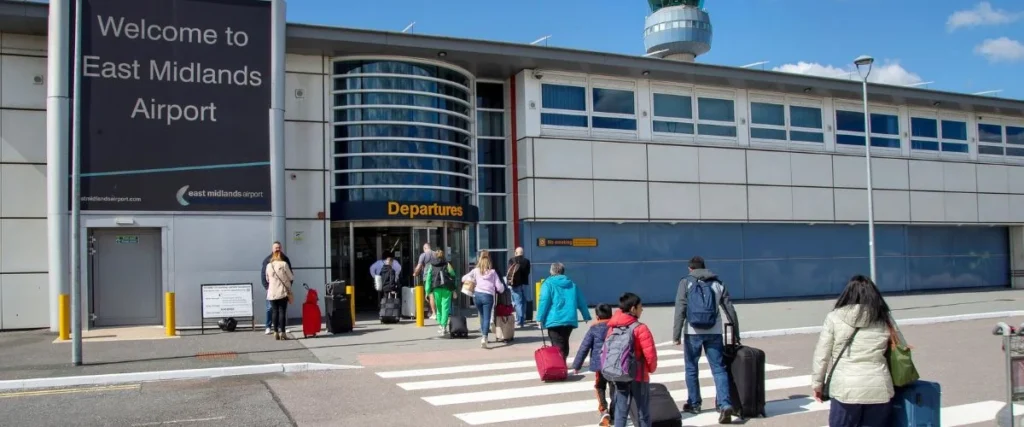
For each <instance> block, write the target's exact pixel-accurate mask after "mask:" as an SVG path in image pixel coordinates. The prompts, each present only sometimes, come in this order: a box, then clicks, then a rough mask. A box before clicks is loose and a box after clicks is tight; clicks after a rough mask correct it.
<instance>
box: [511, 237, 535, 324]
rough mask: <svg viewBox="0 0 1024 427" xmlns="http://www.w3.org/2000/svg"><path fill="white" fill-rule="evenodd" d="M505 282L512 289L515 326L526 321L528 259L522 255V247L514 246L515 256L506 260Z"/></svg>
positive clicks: (528, 283) (528, 276)
mask: <svg viewBox="0 0 1024 427" xmlns="http://www.w3.org/2000/svg"><path fill="white" fill-rule="evenodd" d="M505 282H506V283H507V284H508V286H509V287H510V288H511V289H512V305H513V306H514V307H515V309H516V326H518V327H520V328H522V327H523V325H524V324H525V323H526V315H525V314H526V309H525V306H526V301H527V300H526V298H527V296H526V290H527V287H529V285H530V260H529V259H528V258H526V257H525V256H523V248H522V247H517V248H516V256H514V257H512V258H511V259H509V260H508V275H507V277H506V278H505Z"/></svg>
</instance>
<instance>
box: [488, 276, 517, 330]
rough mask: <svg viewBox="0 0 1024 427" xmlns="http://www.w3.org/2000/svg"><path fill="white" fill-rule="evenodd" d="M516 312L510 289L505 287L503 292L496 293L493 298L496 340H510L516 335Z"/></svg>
mask: <svg viewBox="0 0 1024 427" xmlns="http://www.w3.org/2000/svg"><path fill="white" fill-rule="evenodd" d="M515 312H516V309H515V307H513V306H512V290H510V289H508V288H505V292H502V293H500V294H498V296H497V297H495V299H494V315H493V316H491V317H493V318H494V336H495V338H497V340H498V341H504V342H510V341H512V339H513V338H515V335H516V318H515V316H514V314H515Z"/></svg>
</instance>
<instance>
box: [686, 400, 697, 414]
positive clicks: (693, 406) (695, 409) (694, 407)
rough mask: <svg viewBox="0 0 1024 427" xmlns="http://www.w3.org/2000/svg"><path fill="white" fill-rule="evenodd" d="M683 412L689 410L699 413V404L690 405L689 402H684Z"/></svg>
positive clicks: (692, 412)
mask: <svg viewBox="0 0 1024 427" xmlns="http://www.w3.org/2000/svg"><path fill="white" fill-rule="evenodd" d="M683 412H689V413H691V414H694V415H697V414H700V405H691V404H689V403H684V404H683Z"/></svg>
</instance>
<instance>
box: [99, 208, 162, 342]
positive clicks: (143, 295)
mask: <svg viewBox="0 0 1024 427" xmlns="http://www.w3.org/2000/svg"><path fill="white" fill-rule="evenodd" d="M161 247H162V245H161V237H160V229H158V228H117V229H90V230H89V276H88V277H89V288H90V291H89V295H90V296H91V298H90V311H91V314H92V315H91V316H89V317H90V319H92V321H91V325H92V326H97V327H101V326H138V325H159V324H161V323H162V322H161V317H162V316H161V314H162V312H163V310H162V307H161V304H160V294H161V291H162V290H163V286H162V280H161V277H162V274H163V273H162V271H161V270H162V268H161V261H162V258H163V256H162V255H163V254H162V249H161Z"/></svg>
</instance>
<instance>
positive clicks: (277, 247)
mask: <svg viewBox="0 0 1024 427" xmlns="http://www.w3.org/2000/svg"><path fill="white" fill-rule="evenodd" d="M274 254H280V255H281V260H283V261H284V262H285V264H288V270H291V269H292V260H290V259H288V255H285V254H284V251H283V250H281V242H274V244H273V245H272V246H271V247H270V255H267V257H266V258H264V259H263V264H262V265H260V276H261V279H260V280H262V281H263V289H264V290H267V288H268V287H269V286H270V282H269V281H267V264H270V259H271V258H273V257H274ZM271 311H272V310H271V303H270V300H269V299H268V300H267V321H266V324H265V325H264V326H265V327H266V331H264V333H265V334H267V335H270V334H272V333H274V331H273V330H272V329H271V328H270V327H271V325H272V323H271V321H272V320H273V319H271V315H272V313H271Z"/></svg>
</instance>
